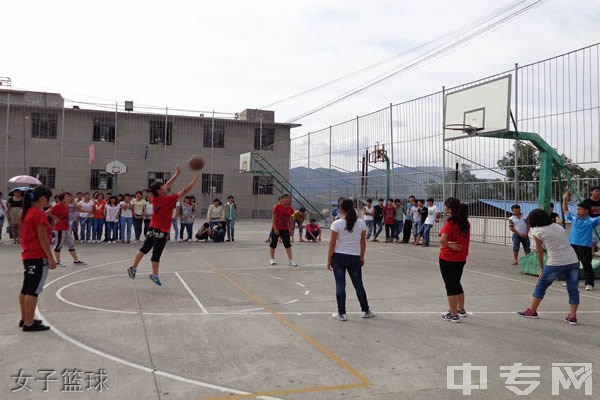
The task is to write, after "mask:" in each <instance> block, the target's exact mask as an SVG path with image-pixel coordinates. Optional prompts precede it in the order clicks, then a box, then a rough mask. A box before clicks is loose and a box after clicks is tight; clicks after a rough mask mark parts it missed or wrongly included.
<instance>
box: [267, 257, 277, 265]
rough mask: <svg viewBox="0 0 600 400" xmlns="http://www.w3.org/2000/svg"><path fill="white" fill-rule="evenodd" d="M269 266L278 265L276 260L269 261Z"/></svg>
mask: <svg viewBox="0 0 600 400" xmlns="http://www.w3.org/2000/svg"><path fill="white" fill-rule="evenodd" d="M269 264H271V265H277V263H276V262H275V260H274V259H272V258H271V260H270V261H269Z"/></svg>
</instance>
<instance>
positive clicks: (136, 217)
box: [131, 190, 191, 243]
mask: <svg viewBox="0 0 600 400" xmlns="http://www.w3.org/2000/svg"><path fill="white" fill-rule="evenodd" d="M147 204H148V202H147V201H146V200H145V199H144V197H143V194H142V192H141V191H139V190H138V191H137V192H135V198H134V199H132V200H131V211H132V214H133V231H134V234H135V243H137V242H139V241H140V238H141V237H142V232H143V226H144V215H145V214H146V205H147ZM190 236H191V235H190Z"/></svg>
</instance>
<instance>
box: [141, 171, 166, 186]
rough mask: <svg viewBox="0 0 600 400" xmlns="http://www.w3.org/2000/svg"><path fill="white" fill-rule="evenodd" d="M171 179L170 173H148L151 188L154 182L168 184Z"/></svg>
mask: <svg viewBox="0 0 600 400" xmlns="http://www.w3.org/2000/svg"><path fill="white" fill-rule="evenodd" d="M169 179H171V173H170V172H155V171H152V172H148V186H147V187H150V186H151V185H152V184H153V183H154V182H157V181H160V182H162V183H167V181H168V180H169Z"/></svg>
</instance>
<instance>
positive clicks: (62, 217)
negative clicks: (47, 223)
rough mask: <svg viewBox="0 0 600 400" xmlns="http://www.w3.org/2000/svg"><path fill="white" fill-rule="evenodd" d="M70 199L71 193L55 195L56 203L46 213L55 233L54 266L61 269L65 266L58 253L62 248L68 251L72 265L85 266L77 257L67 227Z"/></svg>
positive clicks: (68, 227)
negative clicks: (51, 220)
mask: <svg viewBox="0 0 600 400" xmlns="http://www.w3.org/2000/svg"><path fill="white" fill-rule="evenodd" d="M72 197H73V196H72V195H71V193H68V192H65V193H61V194H60V195H57V196H56V200H58V202H57V203H56V204H55V205H54V206H53V207H52V208H51V209H50V210H48V211H46V215H47V216H48V217H50V218H52V219H53V220H54V231H55V232H56V246H55V247H54V256H55V257H56V265H60V266H62V267H64V266H65V265H64V264H63V263H62V262H61V261H60V251H61V250H62V248H63V247H64V246H66V247H67V249H68V250H69V254H70V255H71V257H72V258H73V264H75V265H83V264H85V263H84V262H83V261H81V260H80V259H79V257H77V251H76V250H75V242H74V240H73V236H72V234H71V227H70V225H69V203H71V198H72Z"/></svg>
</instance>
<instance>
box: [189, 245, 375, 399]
mask: <svg viewBox="0 0 600 400" xmlns="http://www.w3.org/2000/svg"><path fill="white" fill-rule="evenodd" d="M199 258H200V260H201V261H202V262H203V263H204V264H206V265H208V266H209V267H210V268H211V269H213V270H214V271H215V272H216V273H217V274H218V275H219V276H221V277H222V278H223V279H224V280H226V281H227V282H229V283H230V284H231V285H232V286H234V287H235V288H237V289H238V290H240V291H241V292H242V293H244V294H245V295H246V296H247V297H248V298H249V299H250V300H252V301H253V302H254V303H256V304H257V305H258V306H260V307H262V308H263V309H264V310H265V311H267V312H268V313H270V314H271V315H272V316H273V317H275V319H277V320H278V321H279V322H280V323H282V324H283V325H284V326H286V327H287V328H288V329H290V330H291V331H292V332H294V333H295V334H296V335H298V336H300V337H301V338H302V339H304V340H305V341H306V342H307V343H309V344H310V345H312V346H313V347H314V348H315V349H316V350H318V351H319V352H320V353H321V354H323V355H324V356H326V357H327V358H329V359H330V360H331V361H333V362H334V363H335V364H337V365H338V366H340V367H341V368H342V369H344V370H345V371H346V372H348V373H349V374H350V375H352V376H353V377H354V378H355V379H357V380H358V381H359V382H360V383H357V384H354V385H339V386H321V387H314V388H300V389H286V390H278V391H271V392H260V393H253V394H251V395H243V397H239V396H226V397H221V398H220V399H223V400H225V399H227V400H233V399H244V398H257V397H259V396H283V395H288V394H301V393H316V392H323V391H332V390H342V389H350V388H366V387H369V386H371V385H372V383H371V381H369V380H368V379H367V378H366V377H364V376H363V375H361V374H360V373H359V372H358V371H357V370H356V369H354V368H353V367H352V366H351V365H350V364H348V363H347V362H346V361H344V360H342V359H341V358H340V357H338V356H337V355H335V354H334V353H333V352H331V351H330V350H328V349H326V348H325V347H324V346H323V345H322V344H320V343H319V342H317V341H316V340H315V339H313V338H312V337H310V336H309V335H308V334H307V333H306V332H304V331H303V330H302V329H300V328H299V327H298V326H296V325H294V324H293V323H291V322H290V321H289V320H288V319H287V318H285V317H283V316H282V315H281V314H279V313H278V312H277V311H275V310H274V309H273V308H271V307H270V306H269V305H268V304H266V303H265V302H264V301H263V300H261V299H260V298H258V297H257V296H256V295H254V294H253V293H252V292H250V291H248V290H247V289H246V288H244V287H243V286H242V285H240V284H239V283H238V282H236V281H235V280H234V279H233V278H231V277H230V276H229V275H227V274H226V273H225V272H223V271H221V270H220V269H219V268H217V267H216V266H215V265H214V264H212V263H210V262H209V261H208V260H206V259H205V258H204V257H202V256H200V257H199ZM211 399H219V398H214V397H213V398H211Z"/></svg>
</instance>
